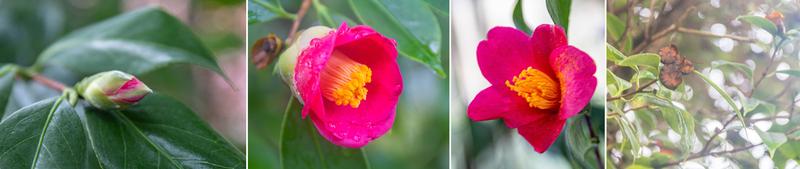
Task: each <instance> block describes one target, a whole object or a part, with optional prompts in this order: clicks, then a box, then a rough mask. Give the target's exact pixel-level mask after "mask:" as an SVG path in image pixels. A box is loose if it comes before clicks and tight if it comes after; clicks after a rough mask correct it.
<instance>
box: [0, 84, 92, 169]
mask: <svg viewBox="0 0 800 169" xmlns="http://www.w3.org/2000/svg"><path fill="white" fill-rule="evenodd" d="M61 101H62V100H61V99H57V98H51V99H47V100H43V101H40V102H37V103H34V104H32V105H30V106H28V107H25V108H22V109H20V110H18V111H16V112H14V113H13V114H12V115H11V116H9V117H8V118H7V119H6V120H3V122H0V133H3V137H0V166H3V168H76V169H77V168H100V167H99V161H98V160H97V159H96V158H95V156H94V153H93V152H92V150H91V148H90V146H89V140H88V139H87V138H86V135H85V134H84V133H85V131H84V128H83V126H82V125H81V120H80V119H79V118H78V115H77V114H76V113H75V110H73V109H72V108H71V107H69V106H67V105H68V104H60V103H62V102H61Z"/></svg>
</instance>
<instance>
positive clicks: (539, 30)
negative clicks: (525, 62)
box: [530, 24, 567, 78]
mask: <svg viewBox="0 0 800 169" xmlns="http://www.w3.org/2000/svg"><path fill="white" fill-rule="evenodd" d="M530 41H531V47H532V53H533V54H532V56H531V57H534V60H536V61H537V62H533V63H531V64H533V65H532V66H533V67H534V68H536V69H538V70H540V71H542V72H543V73H545V74H548V75H551V76H552V75H553V71H552V68H551V67H550V64H549V63H548V62H547V60H548V58H549V57H550V53H551V52H553V50H555V49H556V48H558V47H561V46H565V45H567V36H566V35H565V34H564V29H561V27H559V26H556V25H549V24H542V25H539V26H538V27H536V29H535V30H534V31H533V36H531V40H530ZM552 78H555V77H554V76H553V77H552Z"/></svg>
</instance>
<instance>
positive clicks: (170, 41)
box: [36, 7, 227, 78]
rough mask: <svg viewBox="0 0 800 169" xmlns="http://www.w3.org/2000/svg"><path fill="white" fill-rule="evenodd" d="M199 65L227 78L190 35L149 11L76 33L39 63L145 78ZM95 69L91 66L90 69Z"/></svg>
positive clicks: (157, 12)
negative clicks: (169, 68)
mask: <svg viewBox="0 0 800 169" xmlns="http://www.w3.org/2000/svg"><path fill="white" fill-rule="evenodd" d="M182 63H188V64H195V65H199V66H202V67H206V68H208V69H211V70H212V71H214V72H217V73H219V74H220V75H222V76H223V77H226V78H227V76H225V75H224V74H223V72H222V69H220V68H219V66H218V65H217V62H216V61H215V60H214V55H212V53H211V52H210V51H209V50H208V49H207V48H206V47H205V46H203V44H202V43H201V42H200V40H199V39H198V38H197V37H195V35H194V34H193V33H192V30H191V29H189V28H188V27H186V25H184V24H183V23H181V22H180V20H178V19H177V18H175V17H173V16H171V15H169V14H167V12H164V11H163V10H161V9H160V8H157V7H152V8H145V9H141V10H137V11H133V12H129V13H126V14H122V15H119V16H116V17H114V18H111V19H108V20H105V21H103V22H100V23H97V24H94V25H92V26H88V27H85V28H83V29H80V30H77V31H75V32H73V33H71V34H69V35H68V36H66V37H64V38H61V39H60V40H59V41H57V42H55V43H54V44H53V45H52V46H50V47H49V48H47V50H45V51H44V52H43V53H42V54H41V55H40V57H39V60H37V63H36V67H37V68H43V65H44V64H48V65H53V66H60V67H64V68H66V69H68V70H71V71H73V72H74V73H76V74H77V75H79V76H89V75H92V74H95V73H98V72H103V71H108V70H120V71H124V72H127V73H131V74H134V75H142V74H145V73H148V72H151V71H153V70H156V69H158V68H161V67H165V66H168V65H171V64H182ZM87 65H91V66H87Z"/></svg>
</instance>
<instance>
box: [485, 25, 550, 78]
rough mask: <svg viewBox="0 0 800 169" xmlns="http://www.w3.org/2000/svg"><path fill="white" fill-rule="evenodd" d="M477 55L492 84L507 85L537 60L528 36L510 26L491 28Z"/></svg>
mask: <svg viewBox="0 0 800 169" xmlns="http://www.w3.org/2000/svg"><path fill="white" fill-rule="evenodd" d="M477 55H478V66H479V67H480V69H481V73H482V74H483V77H485V78H486V79H487V80H489V82H490V83H492V85H505V82H506V80H511V79H512V78H513V77H514V76H515V75H517V74H519V72H520V71H522V70H523V69H525V68H527V67H528V66H531V64H532V63H533V62H535V61H536V60H534V59H535V58H534V57H532V55H533V54H532V51H531V44H530V41H529V39H528V36H527V35H525V33H524V32H522V31H519V30H517V29H514V28H510V27H494V28H492V29H491V30H489V34H488V35H487V36H486V40H483V41H481V42H480V44H478V51H477ZM541 62H546V61H545V60H544V59H543V60H541Z"/></svg>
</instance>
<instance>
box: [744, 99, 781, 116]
mask: <svg viewBox="0 0 800 169" xmlns="http://www.w3.org/2000/svg"><path fill="white" fill-rule="evenodd" d="M743 107H744V112H743V113H744V116H745V117H747V116H749V115H750V114H751V113H753V112H762V113H766V114H768V115H773V114H775V109H777V107H776V106H775V104H772V103H769V102H765V101H761V100H758V99H756V98H750V99H747V102H745V104H743Z"/></svg>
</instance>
